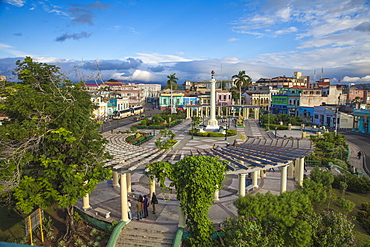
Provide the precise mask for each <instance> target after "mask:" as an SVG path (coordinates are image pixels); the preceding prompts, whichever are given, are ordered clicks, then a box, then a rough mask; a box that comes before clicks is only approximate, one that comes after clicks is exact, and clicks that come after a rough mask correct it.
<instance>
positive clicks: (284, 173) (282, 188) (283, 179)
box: [280, 166, 287, 194]
mask: <svg viewBox="0 0 370 247" xmlns="http://www.w3.org/2000/svg"><path fill="white" fill-rule="evenodd" d="M286 180H287V166H282V167H281V180H280V194H282V193H284V192H285V191H286Z"/></svg>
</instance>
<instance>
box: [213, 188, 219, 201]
mask: <svg viewBox="0 0 370 247" xmlns="http://www.w3.org/2000/svg"><path fill="white" fill-rule="evenodd" d="M217 188H218V187H217ZM219 195H220V190H219V189H217V190H216V191H215V195H214V197H213V201H219V200H220V197H219Z"/></svg>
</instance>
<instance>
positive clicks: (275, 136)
mask: <svg viewBox="0 0 370 247" xmlns="http://www.w3.org/2000/svg"><path fill="white" fill-rule="evenodd" d="M275 138H277V127H275Z"/></svg>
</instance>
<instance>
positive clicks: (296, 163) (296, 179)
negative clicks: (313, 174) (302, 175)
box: [294, 159, 299, 182]
mask: <svg viewBox="0 0 370 247" xmlns="http://www.w3.org/2000/svg"><path fill="white" fill-rule="evenodd" d="M294 173H295V174H294V177H295V181H297V182H298V180H299V159H296V160H295V161H294Z"/></svg>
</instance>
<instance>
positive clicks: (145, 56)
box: [137, 53, 191, 64]
mask: <svg viewBox="0 0 370 247" xmlns="http://www.w3.org/2000/svg"><path fill="white" fill-rule="evenodd" d="M137 54H138V55H139V57H137V58H139V59H141V60H142V61H143V62H144V63H149V64H151V63H168V62H185V61H191V59H187V58H183V57H180V56H175V55H164V54H159V53H137Z"/></svg>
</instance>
